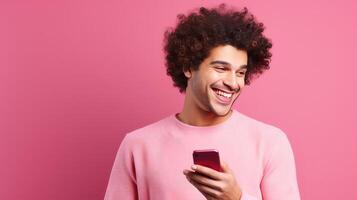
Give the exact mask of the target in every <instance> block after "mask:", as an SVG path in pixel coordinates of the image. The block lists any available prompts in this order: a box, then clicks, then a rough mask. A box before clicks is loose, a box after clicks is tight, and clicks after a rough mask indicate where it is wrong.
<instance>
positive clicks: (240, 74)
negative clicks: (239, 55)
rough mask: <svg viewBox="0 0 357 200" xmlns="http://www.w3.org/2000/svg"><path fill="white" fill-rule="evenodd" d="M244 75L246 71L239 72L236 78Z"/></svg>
mask: <svg viewBox="0 0 357 200" xmlns="http://www.w3.org/2000/svg"><path fill="white" fill-rule="evenodd" d="M245 74H246V71H240V72H238V74H237V75H238V76H245Z"/></svg>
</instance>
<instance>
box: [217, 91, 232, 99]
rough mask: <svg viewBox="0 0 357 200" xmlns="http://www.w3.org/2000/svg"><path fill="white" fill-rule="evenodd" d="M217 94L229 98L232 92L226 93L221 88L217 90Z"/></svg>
mask: <svg viewBox="0 0 357 200" xmlns="http://www.w3.org/2000/svg"><path fill="white" fill-rule="evenodd" d="M217 94H218V95H221V96H224V97H226V98H231V97H232V94H228V93H225V92H222V91H221V90H217Z"/></svg>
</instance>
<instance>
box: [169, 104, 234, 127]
mask: <svg viewBox="0 0 357 200" xmlns="http://www.w3.org/2000/svg"><path fill="white" fill-rule="evenodd" d="M178 114H179V113H176V114H173V115H172V118H173V120H174V121H175V124H176V126H177V127H179V128H180V129H181V130H183V131H188V132H191V131H194V132H201V131H202V132H203V131H204V132H215V131H216V130H217V129H221V128H223V127H226V126H227V125H229V124H230V123H231V122H232V121H233V118H235V117H236V115H237V114H238V111H236V110H234V109H232V114H231V116H230V117H229V118H228V119H227V120H225V121H223V122H221V123H219V124H215V125H209V126H194V125H190V124H186V123H184V122H182V121H180V120H179V119H178V118H177V115H178Z"/></svg>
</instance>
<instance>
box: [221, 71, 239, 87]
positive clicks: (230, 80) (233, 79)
mask: <svg viewBox="0 0 357 200" xmlns="http://www.w3.org/2000/svg"><path fill="white" fill-rule="evenodd" d="M223 83H224V85H226V86H227V87H229V89H230V90H232V91H235V92H238V91H239V89H240V88H239V84H238V78H237V75H236V74H235V73H227V76H226V77H225V79H224V81H223Z"/></svg>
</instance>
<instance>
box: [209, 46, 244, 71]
mask: <svg viewBox="0 0 357 200" xmlns="http://www.w3.org/2000/svg"><path fill="white" fill-rule="evenodd" d="M206 60H207V61H208V63H210V62H212V61H215V60H220V61H224V62H227V63H230V64H231V65H232V66H233V67H239V66H242V65H247V62H248V55H247V52H246V51H244V50H240V49H237V48H235V47H233V46H231V45H224V46H218V47H215V48H213V49H212V50H211V52H210V54H209V56H208V57H207V59H206Z"/></svg>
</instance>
